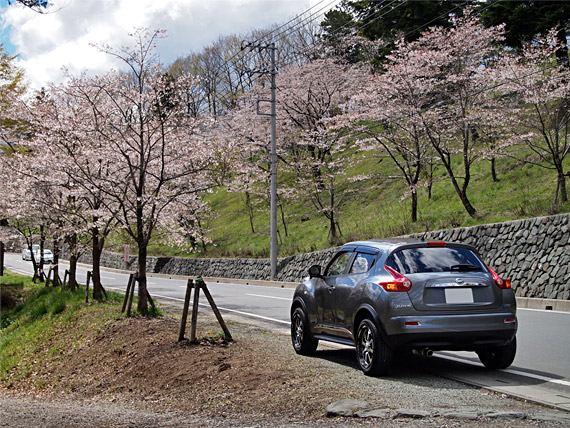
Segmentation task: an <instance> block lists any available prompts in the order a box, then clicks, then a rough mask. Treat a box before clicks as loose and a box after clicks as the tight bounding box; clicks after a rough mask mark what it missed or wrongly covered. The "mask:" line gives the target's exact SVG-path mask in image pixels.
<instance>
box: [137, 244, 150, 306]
mask: <svg viewBox="0 0 570 428" xmlns="http://www.w3.org/2000/svg"><path fill="white" fill-rule="evenodd" d="M138 248H139V258H138V260H139V267H138V272H137V279H138V282H139V295H138V305H137V310H138V311H139V312H140V313H141V314H143V315H146V314H147V313H148V299H147V297H146V295H147V292H148V291H147V284H146V256H147V246H146V243H145V242H139V246H138Z"/></svg>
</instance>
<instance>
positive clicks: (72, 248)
mask: <svg viewBox="0 0 570 428" xmlns="http://www.w3.org/2000/svg"><path fill="white" fill-rule="evenodd" d="M68 243H69V289H70V290H71V291H74V290H75V289H76V288H77V234H76V233H73V234H72V235H71V236H70V237H69V240H68Z"/></svg>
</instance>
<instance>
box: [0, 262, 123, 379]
mask: <svg viewBox="0 0 570 428" xmlns="http://www.w3.org/2000/svg"><path fill="white" fill-rule="evenodd" d="M0 294H1V302H2V307H1V316H0V320H1V321H0V383H1V384H2V385H3V386H5V387H7V388H10V385H11V384H12V383H13V382H15V381H18V380H21V379H26V378H29V377H30V376H32V375H33V373H34V371H35V370H36V365H37V363H38V360H42V359H44V357H46V356H48V355H56V354H58V353H60V352H62V351H63V350H66V349H67V350H72V349H74V348H76V347H77V346H79V345H80V343H81V341H82V340H83V339H82V334H83V330H85V329H88V330H91V331H97V329H99V328H100V327H101V326H102V325H104V323H105V322H106V321H107V320H109V319H113V318H116V317H117V316H119V314H120V310H121V302H122V298H123V297H122V296H121V295H120V294H118V293H112V292H110V293H108V297H109V298H108V300H107V301H105V302H104V303H100V302H96V303H94V304H93V303H92V304H85V292H84V290H82V289H76V290H75V291H63V292H62V291H61V289H60V288H59V287H45V285H44V284H41V283H34V282H32V280H31V278H30V277H27V276H23V275H19V274H15V273H12V272H5V274H4V276H1V277H0ZM70 332H71V334H69V333H70Z"/></svg>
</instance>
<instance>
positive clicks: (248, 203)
mask: <svg viewBox="0 0 570 428" xmlns="http://www.w3.org/2000/svg"><path fill="white" fill-rule="evenodd" d="M245 206H246V209H247V214H248V215H249V227H250V228H251V233H255V227H254V226H253V207H252V206H251V195H250V194H249V192H245Z"/></svg>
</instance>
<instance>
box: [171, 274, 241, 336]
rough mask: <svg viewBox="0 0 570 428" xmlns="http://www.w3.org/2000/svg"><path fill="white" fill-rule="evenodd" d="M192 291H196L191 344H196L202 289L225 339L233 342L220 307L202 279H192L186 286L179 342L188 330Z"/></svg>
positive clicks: (193, 305)
mask: <svg viewBox="0 0 570 428" xmlns="http://www.w3.org/2000/svg"><path fill="white" fill-rule="evenodd" d="M192 289H194V301H193V304H192V318H191V321H190V323H191V328H190V342H191V343H195V342H196V323H197V321H198V305H199V299H200V289H202V290H203V291H204V295H205V296H206V299H208V303H209V304H210V307H211V308H212V311H213V312H214V315H216V319H217V320H218V323H219V324H220V326H221V327H222V330H223V331H224V337H225V339H226V340H233V339H232V335H231V333H230V330H229V329H228V326H227V325H226V323H225V321H224V319H223V318H222V314H221V313H220V311H219V309H218V307H217V306H216V303H215V302H214V299H213V297H212V294H210V290H208V287H207V286H206V283H205V282H204V280H203V279H202V278H201V277H198V278H196V280H194V281H193V280H192V279H188V284H187V286H186V297H185V298H184V309H183V311H182V322H181V325H180V335H179V336H178V341H179V342H180V341H182V340H184V332H185V329H186V320H187V319H188V307H189V306H190V296H191V292H192Z"/></svg>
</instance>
